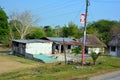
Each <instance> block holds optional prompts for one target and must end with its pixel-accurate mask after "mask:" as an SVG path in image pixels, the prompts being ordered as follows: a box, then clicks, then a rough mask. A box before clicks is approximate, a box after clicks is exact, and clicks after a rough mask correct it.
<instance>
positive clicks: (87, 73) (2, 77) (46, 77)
mask: <svg viewBox="0 0 120 80" xmlns="http://www.w3.org/2000/svg"><path fill="white" fill-rule="evenodd" d="M85 61H91V59H86V60H85ZM116 70H120V58H116V57H109V56H101V57H100V58H99V59H98V61H97V64H96V65H95V66H93V65H92V66H84V67H81V66H80V65H78V64H71V65H65V64H64V63H63V62H61V63H59V62H56V63H47V64H43V63H40V62H37V61H33V60H28V59H24V58H21V57H17V56H13V55H6V54H0V80H81V79H82V80H87V79H88V78H89V77H91V76H95V75H99V74H104V73H107V72H111V71H116Z"/></svg>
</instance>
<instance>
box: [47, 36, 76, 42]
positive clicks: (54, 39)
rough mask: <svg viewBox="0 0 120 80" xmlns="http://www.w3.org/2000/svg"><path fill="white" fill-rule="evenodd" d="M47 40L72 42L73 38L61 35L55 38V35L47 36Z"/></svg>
mask: <svg viewBox="0 0 120 80" xmlns="http://www.w3.org/2000/svg"><path fill="white" fill-rule="evenodd" d="M47 38H48V39H49V40H51V41H63V40H64V41H66V42H73V41H74V40H73V39H71V38H63V37H59V38H57V37H47Z"/></svg>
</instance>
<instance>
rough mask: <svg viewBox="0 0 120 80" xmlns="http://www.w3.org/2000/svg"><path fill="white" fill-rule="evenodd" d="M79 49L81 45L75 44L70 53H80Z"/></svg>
mask: <svg viewBox="0 0 120 80" xmlns="http://www.w3.org/2000/svg"><path fill="white" fill-rule="evenodd" d="M81 50H82V46H77V47H74V48H73V49H72V53H73V54H75V55H76V54H80V52H81Z"/></svg>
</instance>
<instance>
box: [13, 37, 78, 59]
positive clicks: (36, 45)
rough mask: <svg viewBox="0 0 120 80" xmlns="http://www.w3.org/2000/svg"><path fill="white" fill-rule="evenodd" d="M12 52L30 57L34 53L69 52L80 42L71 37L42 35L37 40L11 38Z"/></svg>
mask: <svg viewBox="0 0 120 80" xmlns="http://www.w3.org/2000/svg"><path fill="white" fill-rule="evenodd" d="M12 44H13V47H12V52H13V54H16V55H21V56H25V57H31V56H32V55H34V54H44V55H47V56H52V55H53V54H61V53H64V51H66V53H71V49H72V48H73V47H75V46H78V45H80V42H78V41H75V40H73V39H71V38H55V37H43V38H41V39H38V40H34V39H33V40H13V41H12Z"/></svg>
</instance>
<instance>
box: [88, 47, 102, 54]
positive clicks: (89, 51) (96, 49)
mask: <svg viewBox="0 0 120 80" xmlns="http://www.w3.org/2000/svg"><path fill="white" fill-rule="evenodd" d="M91 52H96V53H99V52H102V53H104V48H88V54H90V53H91Z"/></svg>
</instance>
